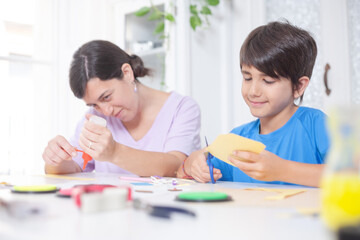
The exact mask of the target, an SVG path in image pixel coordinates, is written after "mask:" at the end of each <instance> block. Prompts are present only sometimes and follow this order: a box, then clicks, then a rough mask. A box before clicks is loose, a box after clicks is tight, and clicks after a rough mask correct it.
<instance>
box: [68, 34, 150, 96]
mask: <svg viewBox="0 0 360 240" xmlns="http://www.w3.org/2000/svg"><path fill="white" fill-rule="evenodd" d="M124 63H128V64H130V66H131V68H132V70H133V72H134V78H135V81H137V82H138V80H137V78H138V77H144V76H146V75H149V74H150V69H148V68H145V67H144V63H143V61H142V60H141V58H140V57H138V56H136V55H131V56H130V55H129V54H127V53H126V52H125V51H123V50H122V49H121V48H119V47H118V46H116V45H115V44H113V43H111V42H108V41H102V40H95V41H91V42H88V43H85V44H84V45H82V46H81V47H80V48H79V49H78V50H77V51H76V52H75V53H74V56H73V60H72V63H71V67H70V74H69V77H70V87H71V90H72V91H73V93H74V95H75V96H76V97H77V98H83V97H84V94H85V90H86V84H87V82H88V81H89V80H90V79H92V78H99V79H100V80H102V81H106V80H110V79H113V78H117V79H119V80H121V79H122V78H123V72H122V70H121V67H122V65H123V64H124Z"/></svg>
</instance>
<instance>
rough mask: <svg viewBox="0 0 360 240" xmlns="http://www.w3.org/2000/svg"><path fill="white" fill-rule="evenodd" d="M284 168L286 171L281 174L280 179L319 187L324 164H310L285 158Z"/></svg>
mask: <svg viewBox="0 0 360 240" xmlns="http://www.w3.org/2000/svg"><path fill="white" fill-rule="evenodd" d="M283 168H284V173H283V174H281V175H280V176H279V180H280V181H283V182H289V183H295V184H300V185H305V186H311V187H319V186H320V178H321V175H322V172H323V170H324V164H309V163H299V162H294V161H289V160H284V166H283Z"/></svg>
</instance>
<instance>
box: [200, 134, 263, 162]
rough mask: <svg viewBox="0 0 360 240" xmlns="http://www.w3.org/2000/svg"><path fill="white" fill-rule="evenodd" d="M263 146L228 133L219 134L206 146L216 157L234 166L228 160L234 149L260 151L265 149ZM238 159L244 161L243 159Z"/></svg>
mask: <svg viewBox="0 0 360 240" xmlns="http://www.w3.org/2000/svg"><path fill="white" fill-rule="evenodd" d="M265 147H266V146H265V145H264V144H262V143H261V142H258V141H255V140H252V139H249V138H245V137H242V136H239V135H236V134H233V133H229V134H221V135H219V136H218V137H217V138H216V139H215V141H214V142H213V143H212V144H210V145H209V146H208V147H207V149H208V151H209V152H210V153H211V154H212V155H214V156H215V157H217V158H218V159H220V160H222V161H224V162H226V163H228V164H230V165H232V166H234V164H232V163H231V162H230V161H229V160H228V158H229V156H231V155H232V153H233V152H234V151H236V150H240V151H247V152H253V153H260V152H261V151H262V150H264V149H265ZM239 160H242V161H246V160H245V159H239ZM234 167H235V166H234Z"/></svg>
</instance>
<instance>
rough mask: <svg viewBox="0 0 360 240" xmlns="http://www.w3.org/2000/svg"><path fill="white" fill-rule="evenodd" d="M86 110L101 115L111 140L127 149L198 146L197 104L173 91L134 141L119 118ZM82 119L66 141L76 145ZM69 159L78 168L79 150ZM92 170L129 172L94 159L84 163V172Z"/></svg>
mask: <svg viewBox="0 0 360 240" xmlns="http://www.w3.org/2000/svg"><path fill="white" fill-rule="evenodd" d="M88 113H90V114H94V115H97V116H100V117H102V118H105V119H106V121H107V128H108V129H109V130H110V131H111V133H112V135H113V138H114V140H115V141H116V142H118V143H121V144H124V145H126V146H129V147H131V148H135V149H140V150H144V151H151V152H170V151H179V152H182V153H184V154H186V155H189V154H190V153H192V152H193V151H195V150H198V149H200V109H199V106H198V105H197V103H196V102H195V101H194V100H193V99H192V98H190V97H187V96H181V95H179V94H177V93H175V92H172V93H171V94H170V95H169V97H168V99H167V100H166V102H165V103H164V105H163V107H162V108H161V110H160V112H159V114H158V115H157V117H156V119H155V121H154V123H153V125H152V126H151V128H150V130H149V131H148V132H147V133H146V135H145V136H144V137H143V138H141V139H139V140H138V141H135V140H134V139H133V138H132V136H131V135H130V133H129V132H128V131H127V129H126V128H125V127H124V125H123V124H122V122H121V121H120V119H117V118H115V117H108V116H104V115H102V114H100V113H99V112H97V111H96V110H95V109H93V108H90V110H89V111H88ZM84 122H85V115H84V117H83V118H82V119H81V121H80V122H79V123H78V125H77V127H76V131H75V134H74V136H73V137H72V138H71V140H70V143H71V144H72V145H73V146H75V147H77V148H79V144H78V140H79V136H80V133H81V129H82V127H83V124H84ZM73 160H74V161H75V162H76V163H77V164H79V166H80V167H81V168H82V166H83V159H82V155H81V153H78V155H77V156H76V157H74V158H73ZM93 170H95V171H96V172H111V173H127V174H129V172H128V171H126V170H125V169H122V168H120V167H118V166H117V165H115V164H112V163H110V162H101V161H96V160H91V161H90V162H88V164H87V166H86V168H85V170H84V171H85V172H90V171H93Z"/></svg>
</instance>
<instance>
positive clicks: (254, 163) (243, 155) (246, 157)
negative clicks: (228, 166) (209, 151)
mask: <svg viewBox="0 0 360 240" xmlns="http://www.w3.org/2000/svg"><path fill="white" fill-rule="evenodd" d="M233 155H234V156H235V157H236V158H240V159H242V160H239V159H236V158H234V157H231V156H230V157H229V160H230V161H231V162H232V163H233V164H234V165H235V166H236V167H238V168H239V169H240V170H241V171H243V172H244V173H245V174H247V175H248V176H250V177H252V178H254V179H257V180H261V181H278V180H280V179H281V175H282V174H284V169H283V168H284V161H286V160H284V159H282V158H280V157H279V156H277V155H275V154H273V153H271V152H269V151H266V150H263V151H262V152H261V153H260V154H257V153H252V152H244V151H235V152H234V153H233Z"/></svg>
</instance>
